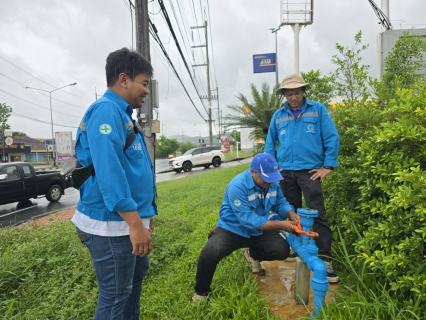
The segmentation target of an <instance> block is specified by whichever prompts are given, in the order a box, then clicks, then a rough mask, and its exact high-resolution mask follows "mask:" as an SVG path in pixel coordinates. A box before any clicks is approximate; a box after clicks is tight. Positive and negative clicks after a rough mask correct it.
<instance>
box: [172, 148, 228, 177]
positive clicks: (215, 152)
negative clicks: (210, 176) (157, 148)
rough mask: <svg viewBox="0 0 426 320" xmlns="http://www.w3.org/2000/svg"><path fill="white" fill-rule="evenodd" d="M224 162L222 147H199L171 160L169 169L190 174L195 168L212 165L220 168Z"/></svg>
mask: <svg viewBox="0 0 426 320" xmlns="http://www.w3.org/2000/svg"><path fill="white" fill-rule="evenodd" d="M223 161H225V156H224V155H223V153H222V151H220V147H218V146H209V147H199V148H194V149H190V150H188V151H187V152H185V153H184V154H183V155H181V156H179V157H176V158H173V159H171V160H170V161H169V167H170V168H172V169H173V170H174V171H175V172H181V171H182V170H183V171H185V172H189V171H191V170H192V168H194V167H205V168H208V167H210V166H211V165H212V166H213V167H220V165H221V164H222V162H223Z"/></svg>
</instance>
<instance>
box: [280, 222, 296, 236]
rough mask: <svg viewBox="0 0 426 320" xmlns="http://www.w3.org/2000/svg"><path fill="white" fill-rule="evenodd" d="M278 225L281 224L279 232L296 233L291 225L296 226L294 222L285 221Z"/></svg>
mask: <svg viewBox="0 0 426 320" xmlns="http://www.w3.org/2000/svg"><path fill="white" fill-rule="evenodd" d="M280 223H281V228H280V229H281V230H284V231H287V232H290V233H295V232H296V231H295V230H294V227H293V225H295V224H296V223H295V222H294V221H289V220H286V221H280Z"/></svg>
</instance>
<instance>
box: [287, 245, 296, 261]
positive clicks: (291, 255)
mask: <svg viewBox="0 0 426 320" xmlns="http://www.w3.org/2000/svg"><path fill="white" fill-rule="evenodd" d="M298 256H299V255H298V254H297V253H296V252H295V251H293V249H292V248H291V247H290V253H289V255H288V257H287V259H285V261H290V262H291V261H296V258H297V257H298Z"/></svg>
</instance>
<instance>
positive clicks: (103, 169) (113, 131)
mask: <svg viewBox="0 0 426 320" xmlns="http://www.w3.org/2000/svg"><path fill="white" fill-rule="evenodd" d="M132 113H133V109H132V108H131V107H130V106H129V105H128V103H127V102H126V101H125V100H124V99H123V98H121V97H120V96H119V95H117V94H116V93H114V92H113V91H111V90H107V91H106V92H105V94H104V95H103V97H102V98H100V99H99V100H97V101H96V102H94V103H93V104H92V105H91V106H90V107H89V109H88V110H87V111H86V113H85V115H84V116H83V119H82V122H81V124H80V128H79V129H78V131H77V138H76V147H75V149H76V154H77V158H78V159H79V161H80V163H81V164H82V165H83V166H87V165H89V164H91V163H93V165H94V167H95V172H96V174H95V176H93V177H90V178H89V179H88V180H86V182H85V183H84V184H83V185H82V187H81V188H80V201H79V202H78V205H77V210H78V211H79V212H80V213H82V214H84V215H86V216H88V217H89V218H90V219H94V220H98V221H123V218H122V217H121V216H120V215H119V214H118V213H117V211H122V212H128V211H137V212H138V214H139V216H140V217H141V218H148V217H152V216H154V215H156V214H157V207H156V204H155V183H154V171H153V166H152V162H151V159H150V157H149V154H148V151H147V148H146V146H145V141H144V138H143V136H142V135H141V134H137V135H136V139H135V140H134V141H133V143H132V144H131V145H130V147H129V148H127V149H126V151H125V152H124V153H123V148H124V146H125V143H126V138H127V136H128V135H130V134H131V133H132V130H133V124H132V119H131V116H132Z"/></svg>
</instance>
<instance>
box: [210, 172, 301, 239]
mask: <svg viewBox="0 0 426 320" xmlns="http://www.w3.org/2000/svg"><path fill="white" fill-rule="evenodd" d="M289 210H294V208H293V207H292V206H291V205H290V204H289V203H288V202H287V200H286V198H284V196H283V193H282V192H281V188H280V185H279V184H278V182H273V183H272V184H271V185H270V187H269V189H263V188H260V187H259V186H258V185H256V183H255V182H254V180H253V177H252V176H251V173H250V169H248V170H246V171H244V172H243V173H240V174H239V175H237V176H236V177H235V178H234V179H232V180H231V182H230V183H229V184H228V186H227V188H226V190H225V197H224V200H223V202H222V206H221V207H220V211H219V220H218V222H217V225H218V226H219V227H222V228H223V229H225V230H228V231H230V232H233V233H235V234H238V235H240V236H243V237H245V238H250V237H251V236H259V235H261V234H262V233H263V231H260V230H258V228H260V227H261V226H263V225H264V224H265V223H266V222H267V221H268V217H269V213H270V212H271V211H273V212H276V213H277V214H278V215H279V216H280V217H281V218H282V219H286V218H287V212H288V211H289Z"/></svg>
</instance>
